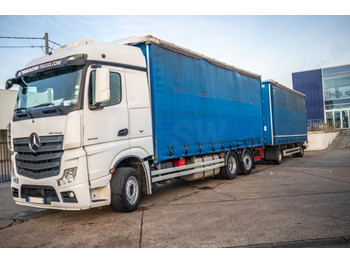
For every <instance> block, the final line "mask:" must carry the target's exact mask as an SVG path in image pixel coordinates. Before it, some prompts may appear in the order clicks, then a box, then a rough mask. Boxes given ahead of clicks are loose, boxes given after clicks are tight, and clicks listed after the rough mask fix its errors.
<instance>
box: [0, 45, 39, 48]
mask: <svg viewBox="0 0 350 262" xmlns="http://www.w3.org/2000/svg"><path fill="white" fill-rule="evenodd" d="M36 47H39V48H42V47H44V46H42V45H1V46H0V48H36Z"/></svg>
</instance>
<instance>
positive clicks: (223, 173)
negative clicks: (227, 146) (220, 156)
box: [220, 151, 239, 179]
mask: <svg viewBox="0 0 350 262" xmlns="http://www.w3.org/2000/svg"><path fill="white" fill-rule="evenodd" d="M225 164H226V165H225V166H224V167H222V168H221V169H220V177H221V178H223V179H234V178H235V177H236V176H237V173H238V165H239V161H238V155H237V153H236V152H235V151H230V152H229V153H228V155H227V156H226V158H225Z"/></svg>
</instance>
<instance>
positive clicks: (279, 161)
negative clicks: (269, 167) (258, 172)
mask: <svg viewBox="0 0 350 262" xmlns="http://www.w3.org/2000/svg"><path fill="white" fill-rule="evenodd" d="M276 153H277V160H274V161H273V163H274V164H275V165H280V164H282V160H283V151H282V148H280V147H279V148H277V152H276Z"/></svg>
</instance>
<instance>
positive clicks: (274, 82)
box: [261, 79, 305, 97]
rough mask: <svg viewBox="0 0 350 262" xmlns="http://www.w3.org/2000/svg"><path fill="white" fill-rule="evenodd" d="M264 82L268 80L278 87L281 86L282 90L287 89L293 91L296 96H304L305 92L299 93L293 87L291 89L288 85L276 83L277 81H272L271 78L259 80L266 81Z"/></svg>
mask: <svg viewBox="0 0 350 262" xmlns="http://www.w3.org/2000/svg"><path fill="white" fill-rule="evenodd" d="M266 82H270V83H272V84H274V85H275V86H278V87H280V88H282V89H284V90H287V91H288V92H291V93H294V94H296V95H298V96H302V97H305V94H303V93H300V92H298V91H296V90H294V89H291V88H289V87H286V86H284V85H282V84H280V83H278V82H276V81H274V80H272V79H269V80H263V81H261V83H266Z"/></svg>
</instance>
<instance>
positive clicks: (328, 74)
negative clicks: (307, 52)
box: [292, 64, 350, 129]
mask: <svg viewBox="0 0 350 262" xmlns="http://www.w3.org/2000/svg"><path fill="white" fill-rule="evenodd" d="M292 78H293V89H294V90H297V91H299V92H301V93H304V94H305V95H306V119H307V121H308V126H313V125H315V124H320V123H325V124H328V125H331V126H334V127H336V128H343V129H348V128H349V114H350V112H349V111H350V64H349V65H343V66H335V67H327V68H321V69H316V70H309V71H303V72H296V73H292Z"/></svg>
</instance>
